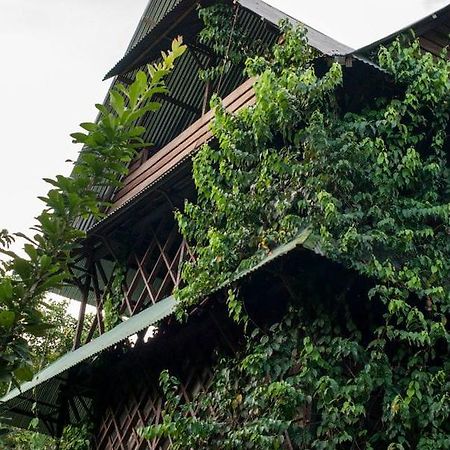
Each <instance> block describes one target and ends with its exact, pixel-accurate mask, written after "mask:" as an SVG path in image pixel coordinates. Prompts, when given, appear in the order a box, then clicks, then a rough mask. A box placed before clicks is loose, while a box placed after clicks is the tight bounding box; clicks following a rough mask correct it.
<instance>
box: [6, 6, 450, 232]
mask: <svg viewBox="0 0 450 450" xmlns="http://www.w3.org/2000/svg"><path fill="white" fill-rule="evenodd" d="M266 1H269V2H270V3H271V4H273V5H274V6H278V7H279V8H280V9H282V10H285V11H286V12H288V13H291V15H296V16H297V17H298V18H299V19H300V20H302V21H304V22H305V23H307V24H308V25H310V26H312V27H314V28H316V29H317V30H319V31H322V32H324V33H325V34H329V35H330V36H332V37H333V38H335V39H336V40H338V41H341V42H342V43H343V44H347V45H349V46H351V47H354V48H359V47H361V46H363V45H366V44H368V43H370V42H372V41H374V40H377V39H379V38H381V37H383V36H385V35H387V34H390V33H391V32H393V31H396V30H398V29H400V28H403V27H404V26H406V25H409V24H411V23H413V22H415V21H416V20H418V19H420V18H421V17H423V16H425V15H428V14H430V13H432V12H433V11H435V10H437V9H439V8H441V7H443V6H445V5H446V4H447V3H450V0H341V1H338V0H314V1H311V0H308V1H306V0H298V1H295V0H266ZM146 3H147V0H0V58H1V59H0V86H1V88H0V89H1V93H0V95H1V104H0V228H8V229H9V230H10V231H25V230H26V229H27V228H28V227H29V226H31V225H32V224H33V217H35V216H36V215H37V214H38V213H39V212H40V210H41V207H42V206H41V203H40V201H39V200H37V199H36V196H37V195H42V194H45V192H46V190H47V186H46V184H45V183H44V182H43V181H42V178H43V177H54V176H55V175H56V174H59V173H64V174H67V173H68V172H69V170H70V166H69V165H68V164H67V163H65V162H64V161H65V160H66V159H68V158H70V159H74V158H76V152H77V148H76V147H75V146H74V145H73V144H71V139H70V137H69V133H71V132H73V131H76V129H77V125H78V124H79V123H80V122H84V121H89V120H94V118H95V109H94V106H93V105H94V103H97V102H102V101H103V99H104V96H105V94H106V91H107V89H108V87H109V84H110V81H106V82H102V81H101V80H102V78H103V75H104V74H105V73H106V72H107V71H108V70H109V69H110V68H111V67H112V66H113V65H114V64H115V63H116V62H117V61H118V60H119V59H120V58H121V57H122V55H123V53H124V51H125V49H126V47H127V45H128V42H129V41H130V39H131V36H132V34H133V31H134V29H135V27H136V25H137V23H138V21H139V18H140V16H141V14H142V12H143V10H144V8H145V5H146Z"/></svg>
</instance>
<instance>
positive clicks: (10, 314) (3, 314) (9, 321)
mask: <svg viewBox="0 0 450 450" xmlns="http://www.w3.org/2000/svg"><path fill="white" fill-rule="evenodd" d="M15 318H16V313H15V312H14V311H9V310H4V311H0V326H2V327H4V328H11V326H12V325H13V323H14V319H15Z"/></svg>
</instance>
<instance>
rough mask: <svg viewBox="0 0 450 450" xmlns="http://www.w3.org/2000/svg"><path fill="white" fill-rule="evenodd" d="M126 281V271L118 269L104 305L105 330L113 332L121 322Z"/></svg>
mask: <svg viewBox="0 0 450 450" xmlns="http://www.w3.org/2000/svg"><path fill="white" fill-rule="evenodd" d="M124 279H125V275H124V270H123V269H122V268H120V267H116V268H115V269H114V271H113V274H112V283H111V288H110V289H109V291H108V292H107V293H106V294H105V301H104V304H103V313H104V322H105V330H106V331H108V330H112V329H113V328H114V327H115V326H116V325H118V324H119V323H120V321H121V319H120V305H121V304H122V298H123V291H122V285H123V282H124Z"/></svg>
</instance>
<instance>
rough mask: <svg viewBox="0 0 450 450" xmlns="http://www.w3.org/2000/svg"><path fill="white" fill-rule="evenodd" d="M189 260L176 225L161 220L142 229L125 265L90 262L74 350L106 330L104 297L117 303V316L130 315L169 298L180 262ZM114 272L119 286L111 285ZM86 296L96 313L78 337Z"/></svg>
mask: <svg viewBox="0 0 450 450" xmlns="http://www.w3.org/2000/svg"><path fill="white" fill-rule="evenodd" d="M111 253H113V252H112V251H111ZM110 259H113V258H110ZM192 259H193V255H192V252H191V250H190V248H189V246H188V245H187V243H186V241H185V240H184V239H183V238H182V237H181V235H180V233H179V231H178V227H177V225H176V224H175V223H174V222H173V220H171V221H167V220H165V221H164V220H162V221H161V222H160V223H159V224H158V226H157V227H155V228H153V227H151V226H148V227H146V233H145V237H144V238H142V239H141V240H140V241H139V243H138V244H136V246H135V248H134V249H132V250H131V251H130V252H129V255H128V258H127V260H126V262H125V263H123V262H122V263H120V262H119V261H118V260H115V261H114V259H113V262H111V261H108V260H102V259H100V260H94V261H92V262H91V263H90V264H89V265H88V267H87V269H86V274H85V275H84V279H83V282H80V283H79V284H80V286H79V287H80V289H81V291H82V294H83V297H84V305H83V302H82V304H81V308H82V310H81V312H80V319H79V326H78V331H77V333H76V339H75V347H78V346H80V345H82V344H85V343H87V342H89V341H90V340H92V339H93V338H94V337H95V336H96V335H98V334H103V333H104V332H105V331H106V327H105V316H104V307H105V302H106V299H107V298H108V297H114V298H115V301H118V303H119V304H118V305H116V306H117V309H118V313H119V314H120V315H121V316H133V315H135V314H137V313H139V312H140V311H142V310H143V309H145V308H147V307H149V306H151V305H154V304H155V303H157V302H158V301H160V300H162V299H164V298H166V297H168V296H169V295H171V294H172V292H173V290H174V289H175V288H176V287H178V286H179V285H180V282H181V269H182V265H183V263H184V262H185V261H187V260H192ZM118 273H120V274H122V278H123V279H122V280H121V281H120V286H117V283H116V282H115V277H117V274H118ZM89 293H90V294H91V296H92V294H93V297H94V299H95V306H96V313H95V317H94V318H93V321H92V324H91V325H90V327H89V330H88V332H87V333H84V336H82V328H83V322H84V320H85V310H84V309H85V303H86V301H87V296H88V294H89Z"/></svg>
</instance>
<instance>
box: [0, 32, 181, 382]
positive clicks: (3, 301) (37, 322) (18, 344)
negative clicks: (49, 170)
mask: <svg viewBox="0 0 450 450" xmlns="http://www.w3.org/2000/svg"><path fill="white" fill-rule="evenodd" d="M185 49H186V47H185V46H184V45H183V44H182V40H181V38H179V39H176V40H174V41H173V43H172V48H171V50H170V51H169V52H167V53H164V52H163V53H162V61H161V62H159V63H157V64H154V65H149V66H148V73H146V72H144V71H142V70H141V71H138V73H137V74H136V79H135V81H134V82H133V83H132V84H131V85H130V86H129V87H125V86H123V85H121V84H117V85H116V87H115V88H113V89H112V90H111V93H110V98H109V105H108V106H104V105H96V107H97V109H98V110H99V112H100V115H99V119H98V121H97V123H90V122H89V123H83V124H81V127H82V128H84V129H85V130H86V132H87V133H74V134H72V137H73V139H74V142H75V143H81V144H83V149H82V150H81V152H80V155H79V158H78V161H77V162H76V164H75V166H74V168H73V172H72V174H71V176H69V177H64V176H61V175H59V176H57V177H56V178H55V179H52V180H46V181H47V182H48V183H50V184H51V185H52V186H53V187H52V189H51V190H50V191H49V192H48V194H47V196H45V197H42V201H43V202H44V204H45V209H44V211H43V212H42V213H41V214H40V215H39V216H38V217H37V225H36V226H35V230H36V232H37V233H36V234H35V235H34V236H32V237H28V236H25V235H23V234H18V236H20V237H22V238H24V239H25V241H26V243H25V245H24V253H25V255H26V256H19V255H18V254H16V253H15V252H13V251H11V250H10V249H9V248H8V245H9V244H10V243H11V241H12V240H13V237H12V236H11V235H10V234H8V233H7V232H5V231H2V232H1V234H0V245H1V246H2V248H1V249H0V251H1V252H2V253H3V254H4V255H6V256H7V259H6V260H5V261H3V262H1V264H0V382H8V381H13V382H14V383H17V382H20V381H24V380H29V379H31V377H32V376H33V370H32V365H31V355H30V349H29V346H28V342H27V338H26V336H27V335H33V336H39V335H41V334H42V333H45V332H46V330H47V329H48V327H49V324H48V323H47V322H46V320H45V318H44V317H43V315H42V313H41V312H40V308H39V306H40V305H41V303H42V302H43V301H44V300H43V299H44V296H45V294H46V293H47V292H48V291H49V290H52V289H56V288H58V287H59V286H61V285H62V284H63V283H65V282H69V281H70V278H71V274H70V265H71V263H72V258H73V255H74V252H75V251H76V249H77V247H78V246H79V245H80V241H81V239H82V238H83V237H84V236H85V233H84V232H82V231H80V230H79V229H77V228H76V227H75V226H74V221H75V219H77V218H79V217H86V216H89V215H93V216H94V217H97V218H98V217H101V216H102V214H103V213H102V211H103V210H104V208H105V207H106V206H107V205H108V203H107V202H106V201H104V200H103V199H100V198H98V196H97V193H96V190H95V187H97V186H112V187H116V186H119V185H120V179H121V177H122V175H124V174H125V173H126V172H127V168H128V163H129V162H130V161H131V159H132V158H133V157H134V155H135V153H136V149H138V148H141V147H143V146H145V145H146V144H145V142H144V141H143V139H142V138H141V136H142V134H143V133H144V131H145V129H144V128H143V127H141V126H136V125H135V123H136V120H138V119H139V118H140V117H142V116H143V115H144V114H146V113H147V112H154V111H157V110H158V109H159V107H160V104H159V103H158V102H157V101H155V99H154V97H155V95H156V94H160V93H165V92H167V88H166V86H165V84H164V79H165V77H166V76H167V75H168V74H169V73H170V72H171V70H172V68H173V66H174V63H175V61H176V59H177V58H179V57H180V56H181V55H182V54H183V52H184V51H185Z"/></svg>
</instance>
